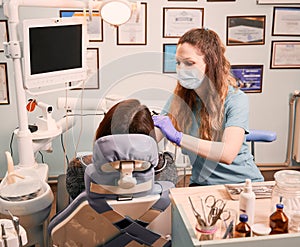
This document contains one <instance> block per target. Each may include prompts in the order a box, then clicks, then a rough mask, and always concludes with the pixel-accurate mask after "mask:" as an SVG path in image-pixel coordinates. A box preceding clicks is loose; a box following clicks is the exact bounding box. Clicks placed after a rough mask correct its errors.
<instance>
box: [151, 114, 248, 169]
mask: <svg viewBox="0 0 300 247" xmlns="http://www.w3.org/2000/svg"><path fill="white" fill-rule="evenodd" d="M153 120H154V125H155V126H156V127H158V128H160V129H161V132H162V133H163V134H164V135H165V136H166V138H167V139H168V140H169V141H171V142H174V143H176V144H177V145H178V146H181V147H182V148H185V149H188V150H190V151H192V152H194V153H196V154H197V155H199V156H201V157H203V158H207V159H209V160H213V161H217V162H222V163H225V164H231V163H232V161H233V160H234V159H235V157H236V156H237V154H238V152H239V150H240V148H241V145H242V143H243V140H244V133H245V131H244V129H242V128H240V127H234V126H232V127H227V128H226V129H225V130H224V133H223V138H222V141H221V142H214V141H207V140H203V139H199V138H196V137H193V136H190V135H186V134H183V133H182V132H179V131H177V130H176V129H175V128H174V126H173V124H172V122H171V120H170V118H169V117H167V116H154V117H153Z"/></svg>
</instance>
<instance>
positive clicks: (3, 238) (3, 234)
mask: <svg viewBox="0 0 300 247" xmlns="http://www.w3.org/2000/svg"><path fill="white" fill-rule="evenodd" d="M1 231H2V233H1V237H2V240H3V243H4V247H8V245H7V236H6V233H5V228H4V224H3V223H2V224H1Z"/></svg>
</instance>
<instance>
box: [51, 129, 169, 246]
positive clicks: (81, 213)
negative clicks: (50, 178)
mask: <svg viewBox="0 0 300 247" xmlns="http://www.w3.org/2000/svg"><path fill="white" fill-rule="evenodd" d="M157 163H158V150H157V143H156V142H155V140H154V139H153V138H152V137H150V136H147V135H143V134H118V135H109V136H104V137H101V138H99V139H98V140H97V141H96V143H95V146H94V150H93V163H92V164H90V165H88V166H87V168H86V170H85V187H86V190H85V191H84V192H82V193H81V194H80V195H79V196H78V197H77V198H76V199H75V200H74V201H72V203H71V204H70V205H69V206H68V207H67V208H66V209H65V210H63V211H62V212H60V213H59V214H57V215H55V216H54V217H53V219H52V220H51V222H50V223H49V226H48V232H49V235H50V237H51V242H52V244H53V246H85V247H86V246H112V247H118V246H126V245H128V246H129V245H130V246H171V241H170V240H168V239H167V238H166V235H170V234H171V214H170V199H169V189H170V188H172V187H174V185H173V184H172V183H171V182H167V181H159V182H154V167H155V166H156V165H157Z"/></svg>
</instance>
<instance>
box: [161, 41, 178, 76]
mask: <svg viewBox="0 0 300 247" xmlns="http://www.w3.org/2000/svg"><path fill="white" fill-rule="evenodd" d="M176 47H177V44H163V73H171V74H172V73H176V57H175V55H176Z"/></svg>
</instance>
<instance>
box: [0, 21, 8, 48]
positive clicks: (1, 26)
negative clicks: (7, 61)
mask: <svg viewBox="0 0 300 247" xmlns="http://www.w3.org/2000/svg"><path fill="white" fill-rule="evenodd" d="M0 34H1V35H0V52H3V51H4V45H3V42H7V41H8V40H9V38H8V24H7V20H0Z"/></svg>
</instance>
